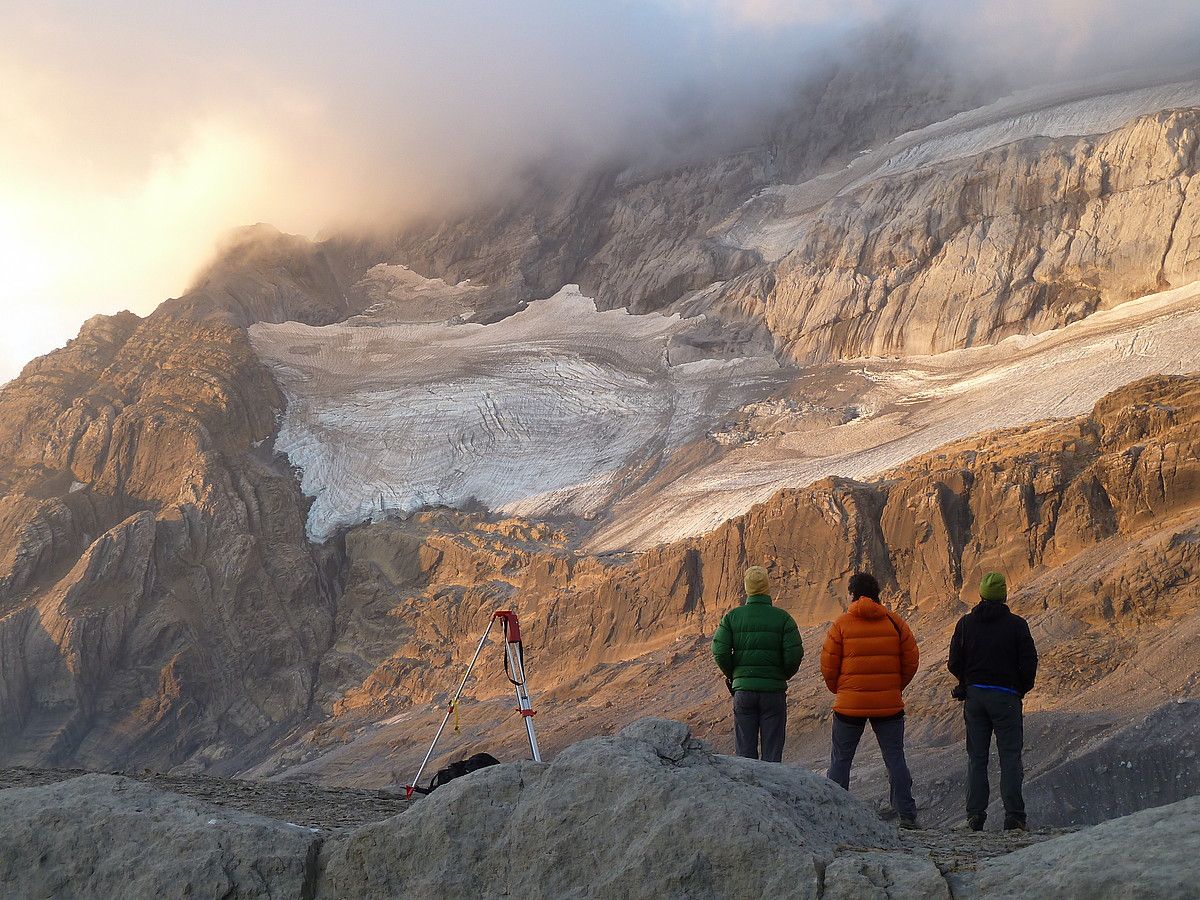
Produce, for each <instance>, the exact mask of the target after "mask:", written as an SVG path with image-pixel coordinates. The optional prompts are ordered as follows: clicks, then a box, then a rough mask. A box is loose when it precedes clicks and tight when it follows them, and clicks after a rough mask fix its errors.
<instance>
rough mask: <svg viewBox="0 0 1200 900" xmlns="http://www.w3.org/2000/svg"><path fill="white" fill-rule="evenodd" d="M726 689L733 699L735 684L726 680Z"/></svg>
mask: <svg viewBox="0 0 1200 900" xmlns="http://www.w3.org/2000/svg"><path fill="white" fill-rule="evenodd" d="M725 687H726V689H727V690H728V691H729V696H730V697H732V696H733V695H734V693H735V692H734V690H733V682H732V681H731V680H730V679H728V678H726V679H725Z"/></svg>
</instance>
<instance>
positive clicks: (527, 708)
mask: <svg viewBox="0 0 1200 900" xmlns="http://www.w3.org/2000/svg"><path fill="white" fill-rule="evenodd" d="M497 622H499V623H500V628H501V633H502V636H503V638H504V674H505V675H507V676H508V680H509V681H510V682H512V684H513V687H514V688H515V689H516V693H517V712H518V713H519V714H520V715H521V718H522V719H523V720H524V721H525V731H526V733H527V734H528V735H529V752H530V753H531V754H532V755H533V758H534V760H535V761H536V762H541V761H542V754H541V751H539V750H538V742H537V734H535V733H534V730H533V716H534V711H533V704H532V703H531V702H530V700H529V689H528V687H526V684H525V651H524V649H523V648H522V646H521V623H520V622H519V621H518V620H517V614H516V613H515V612H513V611H512V610H508V609H498V610H496V612H495V613H493V614H492V618H491V621H489V622H488V626H487V628H486V629H484V632H483V637H481V638H480V639H479V646H477V647H476V648H475V655H474V656H472V657H471V661H470V662H469V663H468V664H467V671H466V674H465V675H463V678H462V681H460V682H459V684H458V690H457V691H455V692H454V698H453V699H452V700H451V701H450V705H449V706H448V707H446V715H444V716H443V717H442V724H441V725H439V726H438V730H437V733H436V734H435V735H434V736H433V743H431V744H430V745H429V751H428V752H427V753H426V754H425V758H424V759H423V760H421V767H420V768H419V769H417V774H416V775H414V776H413V780H412V784H406V785H405V786H404V796H405V798H411V797H412V795H413V792H414V791H415V790H417V785H418V784H420V783H421V773H423V772H424V771H425V767H426V766H427V765H428V764H429V760H430V758H431V757H432V756H433V750H434V748H435V747H436V746H437V742H438V741H439V740H440V739H441V737H442V732H443V731H445V730H446V725H447V723H448V722H449V721H450V717H451V716H452V715H455V713H456V712H457V710H458V701H459V698H460V697H462V692H463V689H464V688H466V686H467V679H469V678H470V677H471V670H472V669H474V668H475V663H476V661H477V660H478V659H479V654H480V653H481V652H483V645H484V644H486V643H487V639H488V635H490V634H491V633H492V628H493V627H494V626H495V624H496V623H497ZM455 721H456V722H457V720H455ZM455 727H456V728H457V727H458V726H457V725H456V726H455Z"/></svg>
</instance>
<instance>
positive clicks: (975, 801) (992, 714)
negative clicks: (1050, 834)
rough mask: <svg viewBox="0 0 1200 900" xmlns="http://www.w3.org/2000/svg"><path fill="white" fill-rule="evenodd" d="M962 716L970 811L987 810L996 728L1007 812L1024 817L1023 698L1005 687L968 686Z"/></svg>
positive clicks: (1010, 814)
mask: <svg viewBox="0 0 1200 900" xmlns="http://www.w3.org/2000/svg"><path fill="white" fill-rule="evenodd" d="M963 718H964V719H965V720H966V723H967V815H968V816H982V815H986V814H987V806H988V792H989V787H988V754H989V753H990V752H991V749H992V732H995V733H996V750H997V751H998V752H999V755H1000V797H1001V799H1002V800H1003V801H1004V812H1005V814H1006V815H1007V816H1008V817H1010V818H1015V819H1020V820H1021V821H1022V822H1023V821H1025V798H1024V797H1023V796H1022V795H1021V782H1022V781H1023V780H1024V778H1025V768H1024V766H1023V765H1022V764H1021V750H1022V748H1023V746H1024V743H1025V727H1024V723H1023V719H1022V715H1021V698H1020V697H1018V696H1017V695H1016V694H1009V693H1005V692H1004V691H990V690H987V689H986V688H977V687H968V688H967V699H966V701H965V702H964V703H963Z"/></svg>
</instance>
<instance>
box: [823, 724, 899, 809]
mask: <svg viewBox="0 0 1200 900" xmlns="http://www.w3.org/2000/svg"><path fill="white" fill-rule="evenodd" d="M867 722H870V723H871V730H872V731H874V732H875V740H877V741H878V742H879V753H880V754H881V755H882V756H883V764H884V765H885V766H887V773H888V780H889V781H890V782H891V800H892V809H894V810H895V811H896V813H897V814H898V815H900V816H903V817H904V818H906V819H915V818H916V817H917V801H916V800H914V799H913V794H912V774H911V773H910V772H909V771H908V760H906V759H905V758H904V713H900V714H899V715H895V716H886V717H873V718H870V719H862V718H858V717H856V716H843V715H842V714H841V713H837V712H835V713H834V714H833V741H832V749H831V751H830V754H829V772H828V773H827V774H828V776H829V779H830V780H831V781H833V782H835V783H837V784H840V785H841V786H842V787H844V788H845V789H846V790H850V767H851V765H853V763H854V754H855V752H856V751H857V750H858V742H859V740H860V739H861V738H862V735H863V730H864V729H865V728H866V727H867Z"/></svg>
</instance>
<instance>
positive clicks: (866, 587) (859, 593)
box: [850, 572, 879, 602]
mask: <svg viewBox="0 0 1200 900" xmlns="http://www.w3.org/2000/svg"><path fill="white" fill-rule="evenodd" d="M859 597H870V598H871V599H872V600H874V601H876V602H878V601H879V582H878V581H876V580H875V576H874V575H868V574H867V573H866V572H858V573H857V574H855V575H853V576H851V578H850V599H851V600H857V599H858V598H859Z"/></svg>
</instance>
